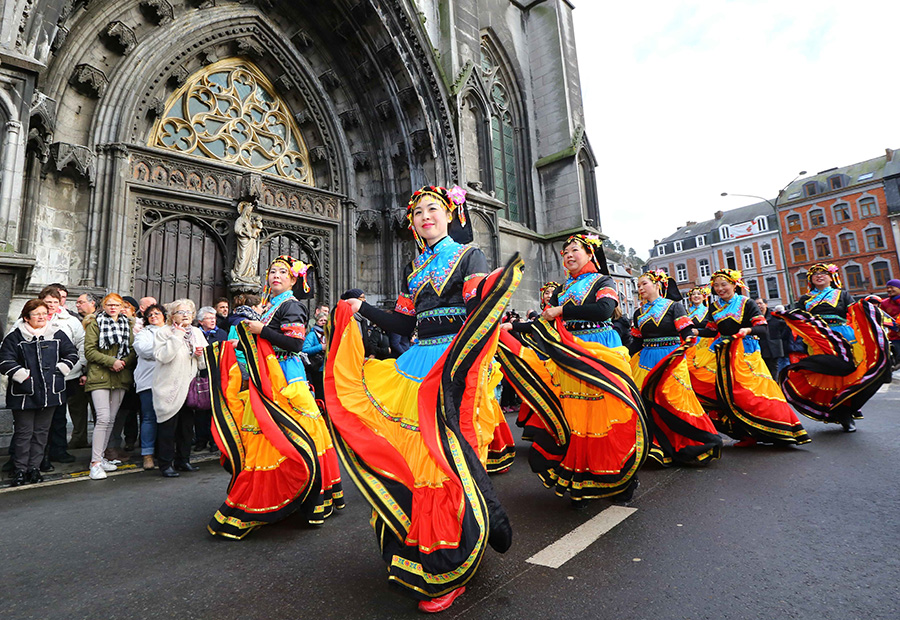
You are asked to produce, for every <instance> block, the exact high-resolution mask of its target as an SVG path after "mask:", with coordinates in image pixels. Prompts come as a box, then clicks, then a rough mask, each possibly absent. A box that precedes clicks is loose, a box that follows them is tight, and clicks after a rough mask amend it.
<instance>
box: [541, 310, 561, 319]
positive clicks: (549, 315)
mask: <svg viewBox="0 0 900 620" xmlns="http://www.w3.org/2000/svg"><path fill="white" fill-rule="evenodd" d="M561 314H562V306H547V307H546V308H544V311H543V312H542V313H541V316H542V317H543V318H545V319H546V320H548V321H553V320H554V319H556V317H558V316H559V315H561Z"/></svg>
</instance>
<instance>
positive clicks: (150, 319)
mask: <svg viewBox="0 0 900 620" xmlns="http://www.w3.org/2000/svg"><path fill="white" fill-rule="evenodd" d="M144 321H145V323H146V324H145V326H144V328H143V329H141V331H139V332H138V334H137V336H135V337H134V352H135V353H137V368H136V369H135V371H134V389H135V391H136V392H137V395H138V398H139V399H140V401H141V456H142V457H143V459H144V469H153V467H154V464H153V452H154V451H155V449H156V411H154V409H153V390H152V387H153V375H154V372H155V371H156V356H155V355H153V349H154V347H155V346H156V332H157V331H159V330H160V329H162V328H164V327H165V325H166V309H165V308H163V307H162V306H160V305H159V304H153V305H152V306H150V307H148V308H147V309H146V310H144Z"/></svg>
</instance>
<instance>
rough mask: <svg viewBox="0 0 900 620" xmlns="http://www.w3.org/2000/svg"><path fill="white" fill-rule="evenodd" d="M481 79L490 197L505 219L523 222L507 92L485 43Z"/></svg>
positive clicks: (482, 51)
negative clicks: (486, 98) (486, 106)
mask: <svg viewBox="0 0 900 620" xmlns="http://www.w3.org/2000/svg"><path fill="white" fill-rule="evenodd" d="M481 76H482V79H483V80H484V81H485V85H486V86H487V90H488V92H489V93H490V95H491V162H492V165H493V169H494V185H493V189H494V196H495V197H496V198H497V199H498V200H501V201H503V202H505V203H506V214H505V215H506V217H507V219H510V220H513V221H515V222H521V221H523V219H524V218H523V214H522V212H521V210H520V208H519V206H520V205H519V167H518V162H517V157H516V140H515V129H514V128H513V117H512V112H511V110H510V107H511V106H510V96H509V89H508V87H507V85H506V79H505V78H504V76H503V75H502V72H501V70H500V65H499V63H498V62H497V61H496V60H495V58H494V54H493V53H492V52H491V50H490V48H489V46H488V43H487V41H486V40H485V41H482V44H481Z"/></svg>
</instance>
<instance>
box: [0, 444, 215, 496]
mask: <svg viewBox="0 0 900 620" xmlns="http://www.w3.org/2000/svg"><path fill="white" fill-rule="evenodd" d="M5 453H6V450H5V449H4V450H3V456H0V463H5V462H6V461H8V460H9V456H7V455H6V454H5ZM69 454H71V455H72V456H74V457H75V462H74V463H57V462H56V461H53V467H54V468H55V469H54V471H51V472H42V475H43V476H44V482H41V483H38V484H26V485H23V486H20V487H13V486H12V480H11V478H10V476H9V474H5V473H4V474H3V479H2V480H0V493H4V492H14V491H24V490H26V489H33V488H37V487H42V486H50V485H51V484H60V483H61V482H74V481H76V480H90V478H89V477H88V474H89V473H90V471H89V470H90V465H91V449H90V448H79V449H75V450H69ZM218 460H219V452H209V451H208V450H201V451H200V452H192V453H191V463H195V464H196V463H207V462H208V463H210V465H209V467H219V465H218ZM142 462H143V457H141V450H140V448H139V447H137V446H136V447H135V449H134V451H133V452H132V453H131V457H130V458H129V459H128V460H123V462H122V464H121V465H119V469H117V470H116V471H114V472H110V473H109V474H108V475H112V476H117V475H121V474H133V473H138V472H146V475H148V476H152V475H157V476H158V475H159V469H151V470H145V469H144V468H143V467H142V465H141V463H142Z"/></svg>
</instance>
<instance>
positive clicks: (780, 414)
mask: <svg viewBox="0 0 900 620" xmlns="http://www.w3.org/2000/svg"><path fill="white" fill-rule="evenodd" d="M711 284H712V288H713V292H714V293H715V297H713V299H712V300H711V302H710V304H709V312H708V313H707V317H706V326H705V327H704V328H703V329H701V330H699V333H700V335H701V336H704V337H711V338H714V340H713V341H712V343H711V344H710V345H709V346H708V347H704V348H702V349H698V350H697V352H696V354H695V363H696V362H698V361H701V360H702V359H703V358H704V357H707V356H708V355H709V354H710V353H712V354H713V355H714V356H715V362H714V372H715V378H714V381H713V383H712V385H710V384H709V383H708V379H707V377H706V376H705V375H699V374H698V373H692V376H691V382H692V385H693V387H694V389H695V390H696V391H697V392H698V393H701V390H702V393H703V394H704V395H707V397H708V398H712V396H711V395H713V394H714V398H715V400H714V401H713V403H714V409H713V411H712V412H711V413H710V418H712V420H713V423H714V424H715V425H716V428H717V429H718V430H719V432H722V433H725V434H726V435H729V436H730V437H733V438H735V439H738V442H737V443H736V444H735V445H736V446H738V447H747V446H753V445H755V444H756V443H757V442H762V443H772V444H776V445H796V444H803V443H807V442H809V441H810V439H809V435H807V433H806V431H805V430H804V429H803V426H802V425H801V424H800V420H798V419H797V415H796V414H795V413H794V412H793V411H792V410H791V408H790V407H788V405H787V402H785V399H784V394H782V392H781V389H780V388H779V387H778V384H777V383H775V381H774V380H773V379H772V376H771V375H770V374H769V370H768V368H766V365H765V363H764V362H763V360H762V356H761V355H760V352H759V338H758V337H759V334H761V333H762V331H763V330H764V329H766V319H765V317H763V316H762V314H761V313H760V311H759V308H758V307H757V306H756V302H754V301H753V300H752V299H750V298H748V297H745V296H744V295H741V294H740V293H738V292H737V289H739V288H741V289H742V288H744V281H743V280H742V278H741V272H740V271H735V270H733V269H721V270H719V271H716V272H715V273H713V274H712V278H711ZM703 368H704V370H707V371H708V369H709V363H708V362H703Z"/></svg>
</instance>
